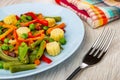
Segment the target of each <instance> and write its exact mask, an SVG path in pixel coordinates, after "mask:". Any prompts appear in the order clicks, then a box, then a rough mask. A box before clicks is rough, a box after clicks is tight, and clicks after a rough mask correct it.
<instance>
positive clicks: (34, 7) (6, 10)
mask: <svg viewBox="0 0 120 80" xmlns="http://www.w3.org/2000/svg"><path fill="white" fill-rule="evenodd" d="M28 11H33V12H35V13H42V14H44V15H46V16H61V17H62V22H65V23H66V25H67V26H66V28H65V29H66V33H65V37H66V39H67V44H66V45H65V46H63V47H64V50H63V51H62V52H61V54H60V55H58V56H56V57H51V56H48V57H49V58H51V59H52V61H53V62H52V63H51V64H46V63H42V64H41V65H39V66H38V67H37V68H36V69H33V70H28V71H22V72H17V73H10V71H8V70H1V69H0V79H11V78H20V77H25V76H30V75H33V74H36V73H40V72H43V71H45V70H48V69H50V68H52V67H54V66H56V65H58V64H60V63H61V62H63V61H64V60H66V59H67V58H68V57H70V56H71V55H72V54H73V53H74V52H75V51H76V50H77V49H78V47H79V46H80V44H81V43H82V41H83V38H84V26H83V23H82V21H81V19H80V18H79V17H78V16H77V15H76V14H75V13H73V12H72V11H70V10H69V9H66V8H64V7H61V6H57V5H53V4H41V3H32V4H31V3H25V4H18V5H12V6H7V7H3V8H0V20H2V19H3V18H4V17H5V16H7V15H9V14H17V15H20V14H22V13H25V12H28Z"/></svg>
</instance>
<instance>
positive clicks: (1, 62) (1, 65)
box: [0, 61, 4, 69]
mask: <svg viewBox="0 0 120 80" xmlns="http://www.w3.org/2000/svg"><path fill="white" fill-rule="evenodd" d="M3 63H4V62H3V61H0V69H3Z"/></svg>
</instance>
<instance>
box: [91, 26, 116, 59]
mask: <svg viewBox="0 0 120 80" xmlns="http://www.w3.org/2000/svg"><path fill="white" fill-rule="evenodd" d="M114 35H115V31H114V30H112V29H109V28H108V29H106V28H104V30H103V32H102V33H101V34H100V35H99V37H98V38H97V40H96V41H95V42H94V43H93V45H92V47H91V49H90V53H89V55H93V56H95V57H97V58H102V57H103V56H104V55H105V53H106V52H107V50H108V48H109V46H110V44H111V41H112V39H113V37H114Z"/></svg>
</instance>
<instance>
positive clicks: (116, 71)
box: [0, 0, 120, 80]
mask: <svg viewBox="0 0 120 80" xmlns="http://www.w3.org/2000/svg"><path fill="white" fill-rule="evenodd" d="M26 2H30V3H32V2H43V3H53V4H56V3H55V2H54V0H0V7H4V6H8V5H12V4H18V3H26ZM84 26H85V37H84V40H83V43H82V45H81V46H80V48H79V49H78V50H77V51H76V52H75V53H74V54H73V55H72V56H71V57H69V58H68V59H67V60H66V61H64V62H62V63H61V64H59V65H57V66H56V67H54V68H52V69H49V70H47V71H44V72H42V73H39V74H35V75H33V76H29V77H25V78H19V79H14V80H65V79H66V78H67V77H68V76H69V75H70V74H71V73H72V72H73V70H74V69H75V68H77V67H78V66H79V65H80V64H81V61H82V58H83V56H84V55H85V53H86V52H87V51H88V49H89V48H90V47H91V45H92V43H93V42H94V40H95V39H96V38H97V36H98V34H100V33H101V32H102V30H103V27H101V28H98V29H92V28H90V27H89V25H87V24H86V23H85V22H84ZM104 27H109V28H112V29H113V30H116V36H115V38H114V40H113V42H112V44H111V47H110V48H109V51H108V54H107V55H106V56H105V57H104V59H103V60H102V61H101V62H100V63H99V64H97V65H95V66H93V67H90V68H87V69H86V70H84V71H83V72H82V73H78V75H76V77H75V78H74V79H73V80H120V51H119V50H120V20H117V21H114V22H112V23H109V24H108V25H105V26H104Z"/></svg>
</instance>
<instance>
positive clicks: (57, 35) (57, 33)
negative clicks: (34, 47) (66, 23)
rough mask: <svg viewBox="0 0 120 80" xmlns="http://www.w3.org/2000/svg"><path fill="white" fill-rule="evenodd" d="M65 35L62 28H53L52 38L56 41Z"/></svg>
mask: <svg viewBox="0 0 120 80" xmlns="http://www.w3.org/2000/svg"><path fill="white" fill-rule="evenodd" d="M63 37H64V31H63V30H62V29H60V28H56V29H53V30H52V31H51V33H50V38H53V39H54V40H55V41H59V40H60V39H61V38H63Z"/></svg>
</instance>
